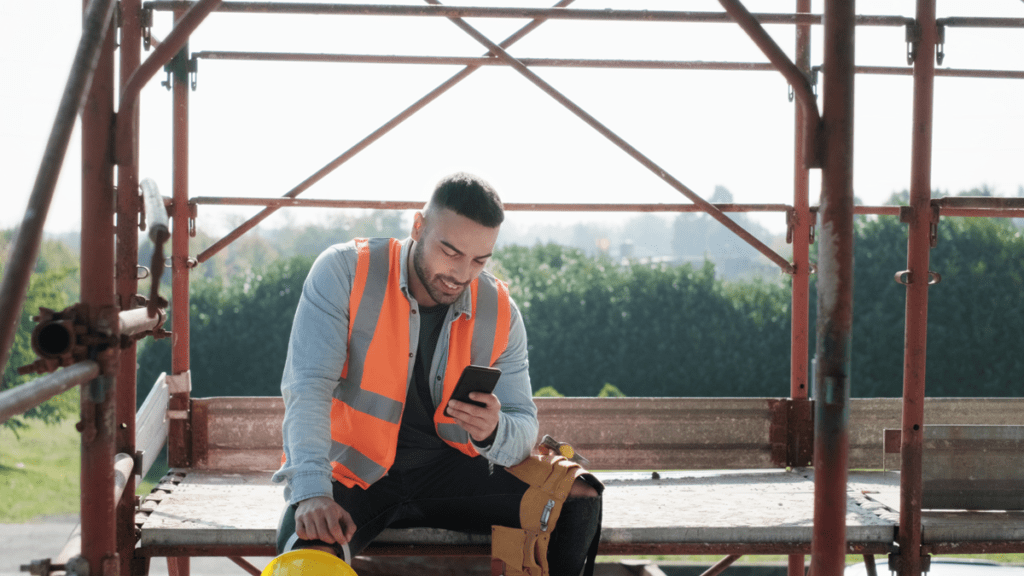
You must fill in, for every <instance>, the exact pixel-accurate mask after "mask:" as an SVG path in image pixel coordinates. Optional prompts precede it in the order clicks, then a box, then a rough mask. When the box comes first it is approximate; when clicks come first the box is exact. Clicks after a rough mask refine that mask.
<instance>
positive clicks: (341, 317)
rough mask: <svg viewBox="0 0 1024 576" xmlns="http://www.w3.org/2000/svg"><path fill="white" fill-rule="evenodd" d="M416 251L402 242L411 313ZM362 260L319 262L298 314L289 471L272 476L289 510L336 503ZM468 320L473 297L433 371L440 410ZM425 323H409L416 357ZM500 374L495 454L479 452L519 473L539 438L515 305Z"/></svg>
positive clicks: (291, 345)
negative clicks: (335, 452)
mask: <svg viewBox="0 0 1024 576" xmlns="http://www.w3.org/2000/svg"><path fill="white" fill-rule="evenodd" d="M412 244H413V241H412V239H411V238H407V239H406V240H404V241H403V242H402V251H401V274H400V279H399V282H400V283H401V289H402V292H403V293H404V294H405V296H406V298H408V299H409V304H410V306H412V309H413V310H418V309H419V305H418V304H417V302H416V299H415V298H413V296H412V294H411V293H410V292H409V270H408V262H409V251H410V249H411V247H412ZM356 260H357V256H356V248H355V244H354V243H352V242H348V243H345V244H338V245H335V246H331V247H330V248H328V249H327V250H325V251H324V252H323V253H322V254H320V256H319V257H318V258H317V259H316V262H314V263H313V267H312V268H311V269H310V271H309V276H307V277H306V282H305V284H304V285H303V288H302V296H301V298H300V299H299V305H298V308H297V309H296V311H295V321H294V323H293V324H292V333H291V339H290V340H289V342H288V358H287V360H286V362H285V367H284V375H283V377H282V379H281V395H282V396H283V397H284V406H285V414H284V425H283V437H284V453H285V463H284V465H283V466H281V468H280V469H279V470H278V471H277V472H276V473H275V474H274V476H273V481H274V482H287V484H286V487H285V499H286V500H287V501H288V503H289V504H296V503H298V502H301V501H302V500H306V499H308V498H313V497H315V496H328V497H329V496H331V495H332V490H331V465H330V462H329V460H328V453H329V450H330V446H331V432H330V430H331V418H330V413H331V398H332V394H333V392H334V389H335V387H336V386H339V385H340V384H339V379H340V375H341V370H342V367H343V366H344V365H345V359H346V358H347V355H348V322H349V311H348V302H349V291H350V289H351V287H352V279H353V278H355V274H356ZM486 273H487V272H484V274H486ZM463 314H465V315H467V316H471V315H472V301H471V296H470V294H469V291H468V290H467V291H466V292H464V293H463V294H462V295H461V296H460V297H459V299H458V300H456V301H455V303H453V304H452V305H451V306H450V307H449V309H448V316H447V317H446V318H445V325H444V329H443V330H442V331H441V337H440V340H439V341H438V343H437V349H436V350H435V351H434V359H433V361H432V362H431V365H430V380H429V381H430V383H431V385H432V388H431V394H432V396H433V399H434V404H435V406H436V405H437V404H439V403H440V401H441V395H442V392H443V382H442V381H440V380H439V379H438V378H437V376H438V375H443V374H444V371H445V366H446V362H447V359H448V338H449V335H450V333H451V323H452V322H453V321H454V320H455V319H457V318H458V317H459V316H461V315H463ZM419 318H420V315H419V314H410V315H409V349H410V350H416V349H417V346H418V343H419V342H418V341H419V334H420V329H419ZM414 362H415V360H414V359H410V360H409V371H408V374H409V379H410V380H411V378H412V373H413V372H412V370H413V365H414ZM494 366H495V367H496V368H500V369H501V379H499V380H498V385H497V387H495V389H494V394H495V395H496V396H497V397H498V399H499V400H500V401H501V414H500V415H499V419H498V430H497V435H496V437H495V439H494V443H493V444H491V446H490V447H488V448H480V447H477V450H478V451H479V452H480V454H481V455H483V456H484V457H485V458H487V459H488V460H489V461H491V462H493V463H495V464H498V465H499V466H512V465H514V464H518V463H519V462H520V461H522V460H523V459H524V458H526V457H527V456H529V455H530V451H531V450H532V448H533V446H534V443H535V442H536V440H537V430H538V425H537V407H536V405H534V403H533V390H532V388H531V386H530V372H529V362H528V360H527V353H526V329H525V328H524V327H523V320H522V317H521V315H520V313H519V309H518V308H517V307H516V305H515V302H513V303H512V322H511V326H510V328H509V335H508V347H507V348H506V349H505V351H504V352H503V353H502V354H501V356H500V357H499V358H498V361H497V362H496V363H495V364H494ZM453 450H454V448H453Z"/></svg>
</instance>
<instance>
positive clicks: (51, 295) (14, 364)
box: [0, 264, 79, 434]
mask: <svg viewBox="0 0 1024 576" xmlns="http://www.w3.org/2000/svg"><path fill="white" fill-rule="evenodd" d="M3 268H4V266H3V265H2V264H0V274H2V273H3ZM75 272H76V270H75V269H73V268H55V269H52V270H47V271H45V272H40V273H36V274H33V275H32V278H31V280H30V283H29V287H28V291H27V292H26V295H25V305H24V306H23V307H22V311H21V318H20V320H19V321H18V329H17V332H16V334H15V336H14V343H13V345H12V347H11V355H10V358H9V360H8V361H7V365H6V366H4V371H3V378H2V382H0V390H6V389H8V388H13V387H15V386H20V385H22V384H24V383H26V382H29V381H30V380H32V379H34V378H37V377H38V375H19V374H18V367H20V366H24V365H26V364H31V363H32V362H34V361H35V359H36V354H35V352H33V351H32V344H31V336H32V330H33V329H35V326H36V323H35V322H33V321H32V317H33V316H35V315H37V314H39V308H40V307H46V308H52V309H55V310H62V309H64V308H66V307H67V306H68V304H69V303H70V302H71V298H70V295H69V293H68V286H69V285H70V284H72V283H73V282H74V280H76V279H77V278H75V276H76V275H75ZM78 398H79V396H78V388H73V389H71V390H68V391H67V392H65V393H63V394H61V395H59V396H55V397H54V398H51V399H49V400H47V401H46V402H43V403H42V404H40V405H39V406H36V407H35V408H32V409H30V410H28V411H27V412H25V414H23V415H21V416H14V417H12V418H10V419H8V420H7V421H5V422H4V423H3V426H4V427H5V428H8V429H10V430H13V431H14V432H15V434H17V431H18V430H19V429H22V428H26V427H27V426H28V425H29V421H30V420H41V421H42V422H44V423H46V424H56V423H58V422H60V421H61V420H62V419H63V418H64V417H65V416H67V415H68V414H72V413H75V412H77V411H78Z"/></svg>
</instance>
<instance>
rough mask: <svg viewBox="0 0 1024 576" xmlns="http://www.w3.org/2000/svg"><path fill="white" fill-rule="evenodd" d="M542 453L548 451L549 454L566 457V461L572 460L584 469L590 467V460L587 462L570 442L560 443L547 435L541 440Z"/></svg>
mask: <svg viewBox="0 0 1024 576" xmlns="http://www.w3.org/2000/svg"><path fill="white" fill-rule="evenodd" d="M540 448H541V451H544V450H547V452H548V453H554V454H560V455H562V456H564V457H565V459H566V460H571V461H573V462H575V463H577V464H579V465H580V466H583V467H584V468H589V467H590V460H587V459H586V458H585V457H584V456H583V455H582V454H580V453H579V452H577V451H576V448H575V447H573V445H572V444H569V443H568V442H559V441H558V440H555V439H554V438H552V437H551V436H550V435H548V434H545V435H544V437H543V438H541V439H540Z"/></svg>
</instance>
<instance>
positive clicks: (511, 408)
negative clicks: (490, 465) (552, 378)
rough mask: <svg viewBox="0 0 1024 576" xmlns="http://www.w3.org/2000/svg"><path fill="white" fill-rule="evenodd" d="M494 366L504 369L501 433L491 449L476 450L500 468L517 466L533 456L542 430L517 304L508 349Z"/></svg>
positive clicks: (500, 391)
mask: <svg viewBox="0 0 1024 576" xmlns="http://www.w3.org/2000/svg"><path fill="white" fill-rule="evenodd" d="M494 366H495V368H500V369H501V378H500V379H499V380H498V384H497V386H495V388H494V395H495V396H497V397H498V400H500V401H501V414H500V415H499V417H498V429H497V433H496V434H495V437H494V442H493V443H491V445H490V446H489V447H486V448H484V447H480V446H476V449H477V451H478V452H480V454H482V455H483V456H484V457H485V458H487V459H488V460H490V461H491V462H494V463H495V464H498V465H499V466H513V465H515V464H518V463H520V462H522V461H523V460H524V459H525V458H526V457H527V456H529V455H530V452H531V451H532V450H533V447H534V445H535V444H536V442H537V431H538V429H539V425H538V424H537V405H536V404H534V402H533V387H532V385H531V384H530V362H529V359H528V357H527V347H526V328H525V327H524V326H523V318H522V315H521V314H520V313H519V308H518V307H517V306H516V305H515V302H513V303H512V321H511V325H510V326H509V335H508V346H507V347H506V348H505V351H504V352H503V353H502V354H501V356H499V357H498V361H497V362H496V363H495V364H494ZM474 445H475V444H474Z"/></svg>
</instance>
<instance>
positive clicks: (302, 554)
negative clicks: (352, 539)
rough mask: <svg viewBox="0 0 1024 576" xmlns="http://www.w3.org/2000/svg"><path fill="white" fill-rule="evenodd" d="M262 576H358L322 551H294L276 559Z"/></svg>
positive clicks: (346, 565) (332, 556) (335, 558)
mask: <svg viewBox="0 0 1024 576" xmlns="http://www.w3.org/2000/svg"><path fill="white" fill-rule="evenodd" d="M260 576H358V575H357V574H356V571H355V570H353V569H352V567H351V566H349V565H348V564H346V563H345V561H344V560H342V559H341V558H338V557H337V556H335V555H334V554H328V553H327V552H323V551H322V550H292V551H291V552H285V553H284V554H281V555H280V556H278V557H277V558H274V559H273V560H272V561H271V562H270V564H267V567H266V568H264V569H263V572H262V573H261V574H260Z"/></svg>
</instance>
